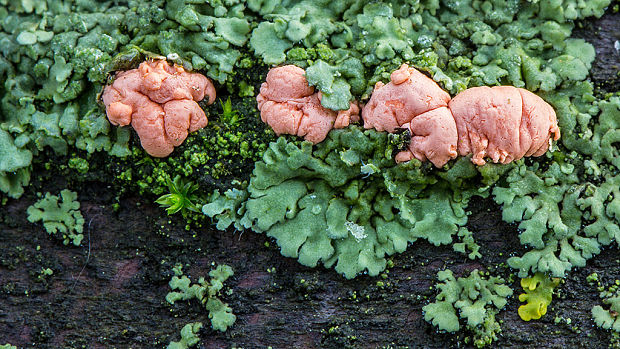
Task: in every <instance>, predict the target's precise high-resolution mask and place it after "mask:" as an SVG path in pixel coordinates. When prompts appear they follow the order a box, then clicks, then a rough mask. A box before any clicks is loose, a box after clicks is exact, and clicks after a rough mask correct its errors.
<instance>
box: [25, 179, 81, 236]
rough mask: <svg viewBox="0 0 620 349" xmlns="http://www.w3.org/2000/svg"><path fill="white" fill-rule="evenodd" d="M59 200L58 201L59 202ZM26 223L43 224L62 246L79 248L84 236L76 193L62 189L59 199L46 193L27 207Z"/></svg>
mask: <svg viewBox="0 0 620 349" xmlns="http://www.w3.org/2000/svg"><path fill="white" fill-rule="evenodd" d="M59 200H60V201H59ZM26 212H27V213H28V221H30V222H31V223H36V222H39V221H41V222H43V227H44V228H45V230H46V231H47V232H48V233H49V234H50V235H52V236H54V237H56V238H58V239H59V240H62V242H63V244H65V245H68V244H69V243H73V245H75V246H79V245H80V244H81V243H82V239H83V238H84V235H83V234H82V233H83V232H84V217H83V216H82V213H81V212H80V203H79V202H78V201H77V193H76V192H73V191H70V190H68V189H64V190H62V191H61V192H60V197H58V196H56V195H52V194H50V193H46V194H45V196H44V197H43V198H42V199H41V200H39V201H37V202H35V203H34V204H33V205H32V206H30V207H28V210H27V211H26Z"/></svg>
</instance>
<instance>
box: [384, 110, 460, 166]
mask: <svg viewBox="0 0 620 349" xmlns="http://www.w3.org/2000/svg"><path fill="white" fill-rule="evenodd" d="M403 127H405V128H408V129H409V131H411V135H412V137H411V143H409V149H408V150H405V151H403V152H401V153H399V154H397V155H396V161H397V162H402V161H409V160H411V156H413V157H415V158H416V159H418V160H420V161H426V160H429V161H431V162H432V163H433V165H435V166H437V167H441V166H443V165H445V164H446V163H447V162H448V161H450V160H451V159H454V158H456V156H457V155H458V154H457V152H456V143H457V141H458V133H457V131H456V125H455V124H454V119H453V118H452V113H450V109H448V108H447V107H440V108H437V109H433V110H431V111H428V112H426V113H422V114H420V115H418V116H416V117H415V118H413V120H411V122H410V123H406V124H404V125H403Z"/></svg>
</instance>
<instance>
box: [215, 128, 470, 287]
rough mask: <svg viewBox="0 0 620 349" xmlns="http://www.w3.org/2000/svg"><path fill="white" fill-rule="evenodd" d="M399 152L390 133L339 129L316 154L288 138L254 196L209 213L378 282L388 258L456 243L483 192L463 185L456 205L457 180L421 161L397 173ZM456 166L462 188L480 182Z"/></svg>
mask: <svg viewBox="0 0 620 349" xmlns="http://www.w3.org/2000/svg"><path fill="white" fill-rule="evenodd" d="M390 154H391V148H390V146H389V140H388V136H387V134H386V133H380V132H376V131H372V130H371V131H362V130H361V129H360V128H359V127H350V128H348V129H345V130H336V131H333V132H331V133H330V134H329V136H328V138H327V139H326V140H325V141H324V142H322V143H320V144H319V145H317V146H316V147H315V148H313V147H312V145H311V144H310V143H307V142H304V143H302V145H301V147H298V146H296V145H295V144H293V143H288V142H286V140H285V138H283V137H281V138H280V139H279V140H278V141H277V142H274V143H271V145H270V147H269V149H268V150H267V152H265V155H264V157H263V161H261V162H258V163H256V166H255V169H254V172H253V174H252V177H251V179H250V183H249V186H248V187H247V189H246V190H247V194H243V191H240V190H236V191H229V192H226V193H224V195H221V194H219V193H215V194H214V195H213V196H212V198H211V199H210V200H209V203H208V204H206V205H205V206H203V213H205V214H206V215H209V216H211V217H214V218H216V220H217V221H218V229H225V228H226V227H228V226H229V225H230V224H234V226H235V227H236V228H237V229H245V228H251V229H253V230H254V231H256V232H259V233H262V232H264V233H266V234H267V235H268V236H270V237H273V238H274V239H275V240H276V242H277V244H278V245H279V246H280V248H281V252H282V254H283V255H284V256H287V257H293V258H297V259H298V260H299V262H300V263H302V264H303V265H307V266H311V267H314V266H316V265H317V263H318V262H322V263H323V264H324V265H325V266H326V267H331V266H334V268H335V269H336V271H338V272H339V273H342V274H344V276H345V277H347V278H353V277H355V276H356V275H357V274H358V273H360V272H363V271H367V272H368V273H369V274H370V275H377V274H378V273H380V272H381V271H382V270H384V269H385V265H386V257H387V256H389V255H392V254H394V253H397V252H403V251H404V250H405V249H406V248H407V245H408V244H409V243H410V242H413V241H415V240H417V239H418V238H424V239H426V240H428V241H429V242H431V243H432V244H435V245H441V244H449V243H451V242H452V237H453V236H454V235H455V234H456V233H457V232H458V230H459V227H461V226H463V225H464V224H465V223H466V215H465V211H464V207H465V206H466V205H467V202H468V199H469V197H470V196H471V195H472V193H473V192H474V191H472V192H470V191H467V190H466V188H465V187H461V190H462V192H461V196H460V197H458V198H455V197H454V196H453V195H452V192H451V188H450V185H451V184H450V183H451V182H447V181H444V180H443V179H441V178H437V177H435V176H433V175H432V174H430V173H425V172H424V170H423V166H422V165H421V163H420V162H418V161H415V160H414V161H411V162H409V163H407V164H401V165H396V164H395V163H394V161H393V160H392V158H391V156H390ZM456 164H459V165H456ZM456 164H455V165H454V166H453V168H451V169H450V170H448V171H446V172H442V176H446V177H451V178H452V179H454V181H453V182H454V183H461V184H462V183H464V181H463V180H462V178H467V176H469V177H473V176H477V175H478V171H477V170H476V169H475V168H474V166H473V165H471V163H469V162H468V160H467V159H465V160H464V162H457V163H456ZM472 171H473V172H472ZM429 184H433V185H432V186H429Z"/></svg>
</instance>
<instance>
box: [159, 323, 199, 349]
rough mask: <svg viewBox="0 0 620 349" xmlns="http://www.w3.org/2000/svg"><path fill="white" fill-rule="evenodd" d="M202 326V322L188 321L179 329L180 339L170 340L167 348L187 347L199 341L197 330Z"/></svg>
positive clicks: (182, 348)
mask: <svg viewBox="0 0 620 349" xmlns="http://www.w3.org/2000/svg"><path fill="white" fill-rule="evenodd" d="M201 328H202V322H192V323H189V324H187V325H185V326H183V328H182V329H181V340H180V341H178V342H170V344H168V346H167V347H166V348H167V349H187V348H190V347H193V346H195V345H196V344H198V342H200V337H198V332H200V329H201Z"/></svg>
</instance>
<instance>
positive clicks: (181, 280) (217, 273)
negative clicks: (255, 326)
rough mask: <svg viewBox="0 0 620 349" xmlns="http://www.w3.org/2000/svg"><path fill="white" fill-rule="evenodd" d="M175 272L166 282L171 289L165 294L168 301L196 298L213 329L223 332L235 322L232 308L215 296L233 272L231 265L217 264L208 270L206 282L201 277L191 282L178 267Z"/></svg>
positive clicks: (171, 302)
mask: <svg viewBox="0 0 620 349" xmlns="http://www.w3.org/2000/svg"><path fill="white" fill-rule="evenodd" d="M175 274H176V275H175V276H173V277H172V279H171V280H170V282H169V283H168V284H169V285H170V288H171V289H172V290H173V292H170V293H168V294H167V295H166V301H168V303H170V304H174V303H175V302H177V301H185V300H190V299H193V298H195V299H197V300H198V301H199V302H200V304H201V305H203V306H204V307H205V309H206V310H207V311H208V312H209V318H210V319H211V327H212V328H213V329H214V330H218V331H221V332H225V331H226V329H227V328H228V327H230V326H232V325H233V324H234V323H235V320H236V319H237V317H236V316H235V314H233V313H232V309H231V308H230V307H229V306H228V304H226V303H223V302H222V301H221V300H220V299H219V298H217V295H218V294H219V293H220V291H221V290H222V288H223V287H224V284H223V283H224V282H225V281H226V280H228V278H229V277H231V276H232V275H233V274H234V272H233V270H232V268H231V267H229V266H228V265H225V264H222V265H218V266H217V268H216V269H213V270H211V271H210V272H209V276H210V277H211V279H210V280H209V281H208V282H207V281H206V280H205V279H204V278H203V277H201V278H200V279H198V283H195V284H192V283H191V280H190V279H189V278H188V277H187V276H185V275H183V274H182V272H181V271H180V268H178V269H176V270H175ZM174 290H178V291H174Z"/></svg>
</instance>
